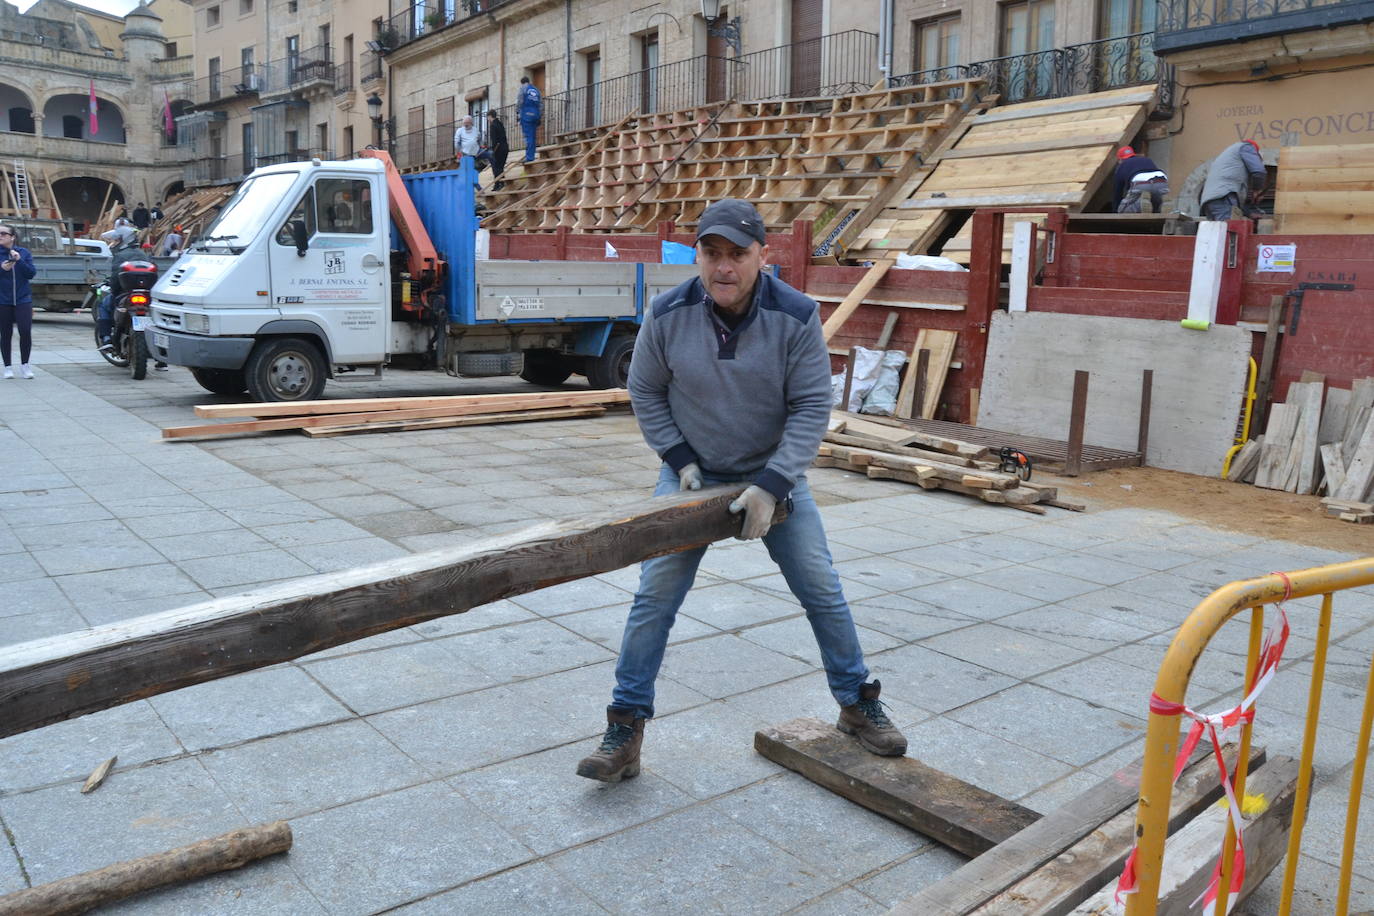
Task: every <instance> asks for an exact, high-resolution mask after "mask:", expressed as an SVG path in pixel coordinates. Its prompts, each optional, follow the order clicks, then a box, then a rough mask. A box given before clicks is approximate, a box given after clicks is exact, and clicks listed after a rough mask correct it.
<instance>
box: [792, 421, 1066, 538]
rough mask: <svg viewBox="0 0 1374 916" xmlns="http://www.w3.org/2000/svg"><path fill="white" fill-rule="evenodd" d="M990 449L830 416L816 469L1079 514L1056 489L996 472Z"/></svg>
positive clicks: (1023, 507)
mask: <svg viewBox="0 0 1374 916" xmlns="http://www.w3.org/2000/svg"><path fill="white" fill-rule="evenodd" d="M989 454H990V452H989V449H987V448H986V447H984V446H981V445H974V444H971V443H968V442H961V441H959V440H957V439H949V438H945V437H943V436H936V435H932V434H930V433H925V432H921V431H919V430H916V429H912V428H910V427H908V426H907V425H905V424H903V423H901V422H900V421H898V420H889V419H885V418H878V417H858V416H856V415H854V414H851V413H843V412H840V411H834V412H832V414H831V422H830V428H829V429H828V430H827V431H826V434H825V442H824V444H822V445H821V448H820V452H819V454H818V457H817V458H816V461H815V465H816V466H817V467H826V468H845V469H847V470H851V471H858V472H860V473H862V474H865V475H867V476H868V477H870V478H873V479H876V480H901V481H905V482H906V483H914V484H916V485H917V486H918V487H921V488H922V489H926V490H949V491H950V492H953V493H963V494H965V495H967V496H975V497H977V498H978V499H981V500H982V501H983V502H985V503H992V504H994V505H999V506H1011V507H1012V508H1014V509H1020V510H1021V511H1023V512H1034V513H1036V514H1037V515H1043V514H1044V513H1045V510H1044V508H1042V504H1043V505H1045V506H1055V507H1057V508H1060V509H1071V510H1074V511H1077V512H1081V511H1082V510H1083V506H1082V505H1081V504H1078V503H1070V502H1064V501H1062V500H1060V499H1059V491H1058V489H1057V488H1055V487H1047V486H1043V485H1041V484H1038V483H1031V482H1030V481H1028V480H1022V479H1021V478H1020V477H1018V476H1017V475H1016V474H1006V473H1003V472H1001V471H999V470H998V469H997V468H998V463H997V462H996V461H989V460H987V459H988V458H989Z"/></svg>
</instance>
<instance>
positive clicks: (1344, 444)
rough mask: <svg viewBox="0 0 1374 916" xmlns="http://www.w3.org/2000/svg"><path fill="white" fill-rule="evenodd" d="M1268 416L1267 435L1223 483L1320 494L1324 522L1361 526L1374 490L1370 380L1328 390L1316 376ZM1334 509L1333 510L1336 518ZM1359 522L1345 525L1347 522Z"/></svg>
mask: <svg viewBox="0 0 1374 916" xmlns="http://www.w3.org/2000/svg"><path fill="white" fill-rule="evenodd" d="M1303 378H1304V381H1300V382H1293V383H1292V384H1291V385H1289V386H1288V399H1287V400H1286V401H1284V402H1283V403H1281V404H1274V405H1273V406H1272V407H1270V409H1269V422H1268V424H1267V426H1266V427H1265V432H1264V435H1262V436H1259V437H1257V438H1255V439H1252V440H1251V441H1249V442H1247V443H1246V444H1245V445H1244V447H1242V448H1241V450H1240V451H1239V452H1238V453H1237V454H1236V457H1235V459H1234V460H1233V461H1232V462H1231V467H1230V469H1229V470H1228V472H1227V474H1226V477H1227V479H1228V480H1236V481H1241V482H1243V483H1254V484H1255V486H1258V487H1264V488H1266V489H1270V490H1286V491H1288V492H1289V493H1301V494H1313V493H1324V494H1326V496H1327V497H1328V499H1327V500H1325V502H1326V503H1327V507H1328V513H1327V514H1328V515H1331V516H1333V517H1339V518H1345V519H1346V520H1347V521H1365V518H1366V517H1367V516H1368V515H1369V514H1370V512H1371V511H1374V510H1370V509H1369V504H1368V502H1367V500H1368V499H1369V497H1370V495H1371V493H1370V491H1371V486H1372V485H1374V422H1371V415H1372V414H1374V378H1365V379H1357V380H1356V381H1355V383H1354V384H1353V385H1352V386H1351V387H1350V388H1349V389H1345V388H1330V389H1327V388H1326V382H1325V380H1324V379H1322V378H1321V377H1320V376H1317V375H1315V374H1314V373H1305V374H1304V376H1303ZM1333 510H1334V511H1333ZM1351 514H1353V515H1355V516H1357V517H1353V518H1346V516H1347V515H1351Z"/></svg>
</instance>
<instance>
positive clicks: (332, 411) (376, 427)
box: [162, 388, 630, 439]
mask: <svg viewBox="0 0 1374 916" xmlns="http://www.w3.org/2000/svg"><path fill="white" fill-rule="evenodd" d="M629 402H630V393H629V392H628V391H625V390H624V389H619V388H617V389H611V390H609V391H547V392H531V393H529V394H523V393H522V394H467V395H452V396H443V397H417V398H353V399H347V400H345V399H340V400H324V401H297V402H294V403H290V402H285V403H275V404H201V405H198V406H197V407H196V416H198V417H205V418H207V419H212V420H225V421H228V422H222V423H205V424H201V425H199V426H173V427H168V428H166V429H164V430H163V431H162V438H164V439H183V438H187V437H192V436H227V435H242V434H251V433H263V432H275V431H280V430H300V431H301V432H304V433H305V434H306V435H308V436H337V435H343V434H346V433H371V432H392V431H404V430H415V429H434V428H439V427H451V426H476V425H484V424H489V423H520V422H529V421H535V420H560V419H571V418H574V417H589V416H600V415H601V414H603V413H605V412H606V409H607V408H608V407H612V406H619V405H625V404H628V403H629Z"/></svg>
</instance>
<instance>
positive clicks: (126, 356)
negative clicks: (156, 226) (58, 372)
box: [86, 261, 157, 379]
mask: <svg viewBox="0 0 1374 916" xmlns="http://www.w3.org/2000/svg"><path fill="white" fill-rule="evenodd" d="M118 276H119V289H118V290H117V291H114V290H110V289H109V284H108V283H103V284H101V285H100V286H98V287H94V288H93V289H92V290H91V293H90V295H88V296H87V297H86V301H87V303H88V304H89V305H90V307H91V314H92V315H93V316H94V318H95V343H96V347H97V348H99V350H100V355H101V356H103V357H105V361H106V362H108V363H109V364H110V365H112V366H118V367H119V368H121V369H123V368H127V369H128V370H129V375H130V376H132V377H133V378H134V379H143V378H146V377H147V375H148V342H147V340H146V338H145V337H144V330H145V328H147V327H148V325H149V324H150V323H151V316H150V315H149V306H150V305H151V303H152V296H151V294H150V293H149V290H151V289H152V288H153V285H154V284H155V283H157V265H156V264H154V263H152V262H151V261H125V262H124V263H123V264H121V265H120V267H119V271H118ZM106 296H114V297H115V298H114V302H113V304H112V305H111V306H109V307H108V308H109V314H110V318H108V319H104V320H102V319H101V317H100V315H101V308H100V304H101V302H102V301H104V297H106ZM107 335H108V341H107V340H106V339H105V338H106V336H107Z"/></svg>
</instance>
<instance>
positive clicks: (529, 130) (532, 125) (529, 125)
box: [520, 118, 539, 162]
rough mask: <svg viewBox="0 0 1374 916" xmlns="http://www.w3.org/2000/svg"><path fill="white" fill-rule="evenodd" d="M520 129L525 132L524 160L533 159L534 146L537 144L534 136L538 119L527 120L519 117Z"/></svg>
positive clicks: (537, 128) (537, 126)
mask: <svg viewBox="0 0 1374 916" xmlns="http://www.w3.org/2000/svg"><path fill="white" fill-rule="evenodd" d="M520 130H521V131H522V132H523V133H524V134H525V161H526V162H533V161H534V148H535V146H536V145H537V143H536V140H535V137H536V135H537V134H538V132H539V122H538V121H527V120H525V119H524V118H521V119H520Z"/></svg>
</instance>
